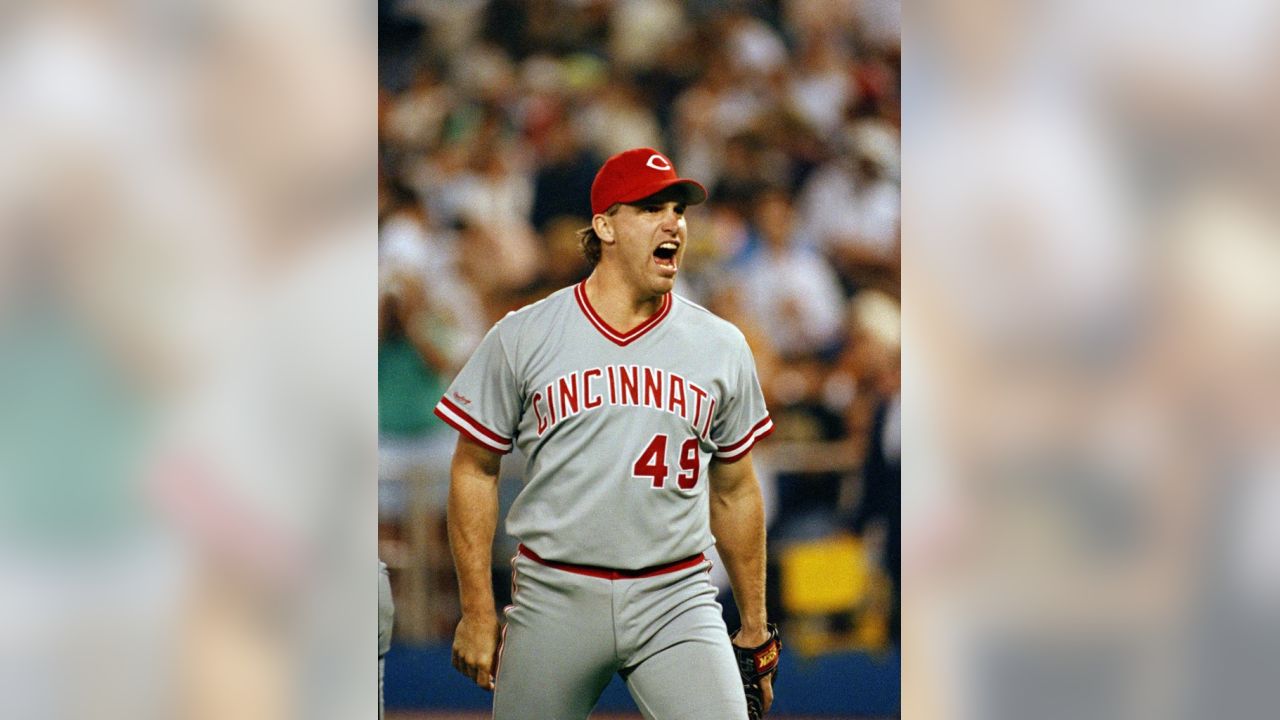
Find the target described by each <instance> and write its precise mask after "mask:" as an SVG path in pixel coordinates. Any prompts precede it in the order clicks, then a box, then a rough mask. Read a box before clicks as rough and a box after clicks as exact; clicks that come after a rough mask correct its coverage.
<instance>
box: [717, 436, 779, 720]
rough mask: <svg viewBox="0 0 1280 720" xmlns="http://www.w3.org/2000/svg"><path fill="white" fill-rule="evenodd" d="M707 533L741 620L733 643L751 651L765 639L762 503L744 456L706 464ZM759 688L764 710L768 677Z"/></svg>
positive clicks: (748, 459)
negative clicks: (708, 481) (713, 541)
mask: <svg viewBox="0 0 1280 720" xmlns="http://www.w3.org/2000/svg"><path fill="white" fill-rule="evenodd" d="M710 473H711V533H712V534H713V535H715V537H716V550H718V551H719V553H720V560H721V561H722V562H724V567H725V570H726V571H727V572H728V573H729V584H730V585H732V586H733V599H734V602H736V603H737V605H738V610H739V612H740V614H741V616H742V629H741V631H739V633H738V634H737V636H735V637H734V643H735V644H737V645H741V646H743V647H755V646H757V645H760V644H761V643H763V642H765V641H766V640H768V639H769V630H768V621H767V617H766V613H765V599H764V575H765V546H764V538H765V534H764V498H763V496H762V495H761V494H760V483H759V481H757V480H756V471H755V467H754V465H753V464H752V462H751V453H750V452H748V453H747V454H746V455H743V456H742V457H741V458H738V459H737V460H735V461H734V462H731V463H725V462H720V461H714V460H713V461H712V462H711V470H710ZM761 684H762V686H763V688H764V699H765V702H764V704H765V709H766V710H768V708H769V705H771V704H772V703H773V687H772V683H771V682H770V679H769V678H765V680H764V681H763V682H762V683H761Z"/></svg>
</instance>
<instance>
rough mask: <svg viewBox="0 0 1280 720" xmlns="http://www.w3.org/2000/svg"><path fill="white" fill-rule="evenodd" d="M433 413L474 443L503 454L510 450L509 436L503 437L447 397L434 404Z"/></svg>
mask: <svg viewBox="0 0 1280 720" xmlns="http://www.w3.org/2000/svg"><path fill="white" fill-rule="evenodd" d="M435 413H436V417H439V418H440V419H441V420H443V421H445V422H446V423H448V424H449V426H451V427H452V428H453V429H454V430H457V431H458V432H460V433H462V434H463V435H465V436H467V438H468V439H470V440H471V441H473V442H475V443H476V444H478V445H483V446H484V447H487V448H489V449H490V450H493V451H494V452H500V453H503V454H506V453H509V452H511V440H510V439H509V438H504V437H502V436H501V435H499V434H498V433H495V432H494V431H492V430H490V429H489V428H487V427H485V426H483V425H481V424H480V423H478V422H476V421H475V420H474V419H473V418H472V417H471V416H470V415H468V414H466V413H465V412H463V411H462V410H461V409H460V408H459V407H458V406H457V405H454V404H453V403H451V402H449V399H448V398H442V399H441V400H440V402H439V403H437V404H436V409H435Z"/></svg>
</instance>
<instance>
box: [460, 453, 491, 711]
mask: <svg viewBox="0 0 1280 720" xmlns="http://www.w3.org/2000/svg"><path fill="white" fill-rule="evenodd" d="M501 461H502V456H501V455H499V454H498V453H495V452H493V451H492V450H489V449H487V448H484V447H481V446H480V445H478V444H476V443H474V442H472V441H470V440H468V439H467V438H465V437H462V436H459V437H458V447H457V449H456V450H454V453H453V468H452V471H451V483H450V485H449V547H450V548H451V549H452V551H453V562H454V566H455V568H456V570H457V573H458V598H459V600H460V601H461V605H462V620H461V621H460V622H459V623H458V629H457V632H456V633H455V634H454V638H453V666H454V667H455V668H457V669H458V672H461V673H462V674H463V675H466V676H467V677H469V678H471V679H472V680H473V681H475V683H476V684H477V685H479V686H480V687H482V688H485V689H487V690H492V689H493V685H494V681H493V672H494V666H495V665H496V664H497V650H498V614H497V611H496V610H495V609H494V604H493V575H492V562H493V557H492V556H493V534H494V531H495V530H496V528H497V525H498V469H499V465H500V463H501Z"/></svg>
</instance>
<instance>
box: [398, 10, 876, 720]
mask: <svg viewBox="0 0 1280 720" xmlns="http://www.w3.org/2000/svg"><path fill="white" fill-rule="evenodd" d="M379 12H380V14H379V58H378V59H379V93H380V94H379V105H378V108H379V111H378V121H379V143H378V148H379V153H378V166H379V182H378V198H379V240H378V248H379V307H380V311H379V346H378V365H379V375H378V389H379V424H378V428H379V436H380V451H379V452H380V468H379V499H378V504H379V521H380V522H379V554H380V556H381V557H382V559H383V560H384V561H386V562H387V564H388V565H389V566H390V570H391V581H392V588H393V594H394V597H395V602H396V627H395V633H394V642H395V644H394V647H393V649H392V651H391V653H390V655H389V656H388V657H387V684H386V698H387V706H388V709H389V711H390V712H389V717H404V718H409V717H419V716H420V715H413V714H403V715H402V714H397V711H418V712H422V711H428V710H429V711H436V712H440V711H445V710H454V709H464V710H465V709H471V710H484V709H487V707H488V701H489V696H488V695H487V694H486V693H484V692H482V691H480V690H478V689H476V688H474V687H473V686H470V685H469V683H468V682H467V681H466V680H465V679H464V678H463V677H462V676H461V675H458V674H457V673H456V672H454V671H453V670H452V668H451V666H450V662H449V645H450V643H451V642H452V637H453V630H454V627H455V625H456V623H457V621H458V618H459V608H458V599H457V586H456V578H455V576H454V573H453V563H452V559H451V556H450V554H449V549H448V543H447V536H446V529H445V499H446V496H447V492H448V480H449V463H450V458H451V455H452V450H453V446H454V444H455V442H456V438H457V434H456V433H455V432H454V431H453V430H452V429H451V428H449V427H448V426H446V425H444V424H443V423H442V422H440V421H439V420H438V419H437V418H435V417H434V416H433V415H432V412H431V411H432V408H433V407H434V405H435V403H436V402H437V401H438V399H439V397H440V395H441V394H442V393H443V391H444V389H445V388H446V387H447V386H448V383H449V382H450V380H451V379H452V376H453V374H454V373H455V372H456V371H457V370H458V369H459V368H460V367H461V365H462V364H463V363H464V362H465V361H466V359H467V358H468V357H469V355H470V353H471V351H472V349H473V348H474V347H475V346H476V344H477V343H478V342H479V341H480V339H481V337H482V336H483V335H484V333H485V332H486V331H487V330H488V329H489V327H490V326H491V325H492V324H493V323H494V322H496V321H497V320H498V319H500V318H501V317H502V316H503V315H505V314H506V313H507V312H508V311H510V310H514V309H517V308H519V307H521V306H523V305H525V304H528V303H530V302H533V301H535V300H538V299H541V298H542V297H544V296H546V295H547V294H549V293H550V292H552V291H554V290H557V289H559V288H562V287H564V286H566V285H570V284H572V283H575V282H577V281H579V280H581V279H583V278H585V277H586V275H587V274H588V273H589V272H590V268H589V266H588V265H587V264H586V262H585V260H584V259H583V258H582V256H581V254H580V253H579V251H578V247H577V242H576V237H575V231H576V230H578V229H579V228H582V227H585V226H586V225H588V224H589V223H590V210H589V196H590V188H591V182H592V180H593V178H594V176H595V172H596V170H597V169H598V168H599V167H600V165H601V163H603V161H604V159H605V158H607V157H608V156H610V155H612V154H614V153H616V152H619V151H622V150H625V149H628V148H632V147H639V146H649V147H654V148H657V149H659V150H661V151H663V152H665V153H667V154H668V155H669V156H670V157H671V158H672V160H673V161H674V162H675V165H676V167H677V169H678V171H679V172H680V173H681V175H682V176H684V177H691V178H694V179H696V180H698V181H700V182H701V183H703V184H704V185H705V186H706V187H707V188H708V190H709V191H710V199H709V201H708V202H707V203H706V204H705V205H701V206H697V207H694V208H690V211H689V213H688V225H689V239H690V245H689V249H688V251H687V254H686V256H685V261H684V263H683V264H682V267H681V272H680V275H679V277H678V280H677V287H676V292H678V293H680V294H681V295H684V296H685V297H688V298H690V299H692V300H693V301H694V302H697V303H699V304H701V305H703V306H705V307H707V308H708V309H710V310H712V311H713V312H715V313H717V314H718V315H720V316H721V317H724V318H726V319H728V320H730V321H732V322H733V323H734V324H736V325H737V326H738V327H739V328H740V329H742V331H743V332H744V333H745V334H746V336H747V339H748V342H749V343H750V345H751V349H752V351H753V353H754V355H755V359H756V363H757V366H758V370H759V374H760V379H761V384H762V386H763V389H764V393H765V396H766V400H767V402H768V405H769V409H770V412H771V414H772V416H773V420H774V423H775V427H776V431H775V433H774V434H773V435H772V436H771V437H770V438H769V439H767V440H766V441H765V442H763V443H762V444H761V445H759V446H757V449H756V451H755V453H754V456H755V459H756V465H757V471H758V473H759V476H760V479H761V483H762V484H763V486H764V492H765V497H766V504H767V508H768V534H769V558H768V561H769V578H770V584H769V588H768V602H769V614H770V617H771V618H772V619H773V620H775V621H777V622H778V623H779V624H780V625H781V626H782V632H783V634H784V637H785V638H786V643H787V653H786V656H785V660H784V664H783V668H782V677H783V678H785V680H784V681H783V684H781V685H780V686H779V692H778V700H777V702H776V704H775V711H774V712H775V714H777V715H779V716H787V715H792V716H795V715H801V714H803V715H822V716H824V717H836V716H839V717H852V716H861V717H875V716H889V715H893V714H896V712H897V710H898V704H899V703H898V685H899V668H898V665H899V660H898V644H899V631H898V628H899V616H898V607H899V604H900V602H899V595H898V593H899V579H900V573H899V567H900V560H899V557H900V547H901V543H900V540H899V529H900V525H901V522H900V520H901V515H900V511H899V497H900V491H899V486H900V470H899V467H900V461H899V458H900V447H901V404H900V384H901V383H900V373H899V356H900V331H899V315H900V309H899V307H900V297H901V275H900V271H899V260H900V225H901V222H900V212H899V208H900V183H899V178H900V150H899V148H900V140H899V138H900V126H901V117H900V100H899V85H900V84H899V69H900V44H899V35H900V28H899V7H898V0H871V1H867V0H855V1H848V2H845V1H842V2H831V1H830V0H787V1H782V2H777V1H773V2H767V1H755V0H746V1H740V2H697V1H694V2H675V1H674V0H528V1H524V0H521V1H513V0H473V1H467V2H429V1H416V2H415V1H413V0H402V1H384V2H380V3H379ZM523 462H524V461H523V458H522V457H519V456H518V454H517V455H512V456H508V457H507V458H505V459H504V462H503V472H502V476H503V480H502V487H501V497H502V511H503V513H504V514H505V511H506V508H507V507H508V506H509V505H510V502H511V501H512V499H513V498H514V497H515V495H516V494H517V493H518V492H519V490H520V487H521V474H522V470H523ZM499 527H500V530H499V532H498V537H497V539H496V541H495V548H494V558H495V564H494V568H493V578H494V590H495V596H496V600H497V604H498V608H499V609H501V607H503V606H505V605H506V604H508V602H509V600H510V596H511V589H510V578H511V570H510V558H511V557H512V556H513V554H514V551H515V541H514V539H512V538H510V537H508V536H506V534H505V532H504V531H503V530H502V529H501V525H500V526H499ZM713 580H715V581H716V583H717V584H718V585H719V586H720V587H721V589H722V594H721V598H720V600H721V603H722V605H724V606H725V608H726V620H727V622H728V624H729V627H730V628H734V627H736V626H737V624H738V620H737V616H736V612H737V611H736V607H735V606H734V605H733V601H732V597H731V595H730V594H729V593H728V578H727V576H726V575H724V573H723V571H722V570H720V569H719V563H717V570H716V573H715V574H714V576H713ZM570 631H571V629H569V628H566V632H570ZM599 709H600V710H601V711H602V712H608V711H613V712H626V711H631V712H634V705H632V704H631V700H630V698H629V697H628V696H627V695H626V692H625V689H624V688H623V687H622V685H621V683H620V682H618V681H615V683H614V685H613V686H611V687H610V688H609V690H608V691H607V692H606V694H605V697H604V698H603V699H602V701H601V704H600V706H599ZM439 716H440V715H432V717H439ZM479 716H480V715H477V716H476V717H479ZM635 717H638V715H635Z"/></svg>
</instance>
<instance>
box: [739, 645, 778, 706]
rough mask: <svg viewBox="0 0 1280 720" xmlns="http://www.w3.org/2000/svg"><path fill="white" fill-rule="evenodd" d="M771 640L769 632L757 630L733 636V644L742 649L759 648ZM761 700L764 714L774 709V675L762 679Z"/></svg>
mask: <svg viewBox="0 0 1280 720" xmlns="http://www.w3.org/2000/svg"><path fill="white" fill-rule="evenodd" d="M768 639H769V632H768V631H767V630H756V631H755V632H754V633H748V632H747V631H746V630H745V629H744V630H741V631H739V632H738V633H737V634H735V635H734V636H733V640H732V642H733V644H734V645H736V646H738V647H742V648H753V647H757V646H759V645H761V644H763V643H764V642H766V641H767V640H768ZM760 700H761V701H762V702H761V705H763V710H764V712H766V713H767V712H769V708H771V707H773V674H772V673H770V674H768V675H765V676H764V677H762V678H760Z"/></svg>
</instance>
